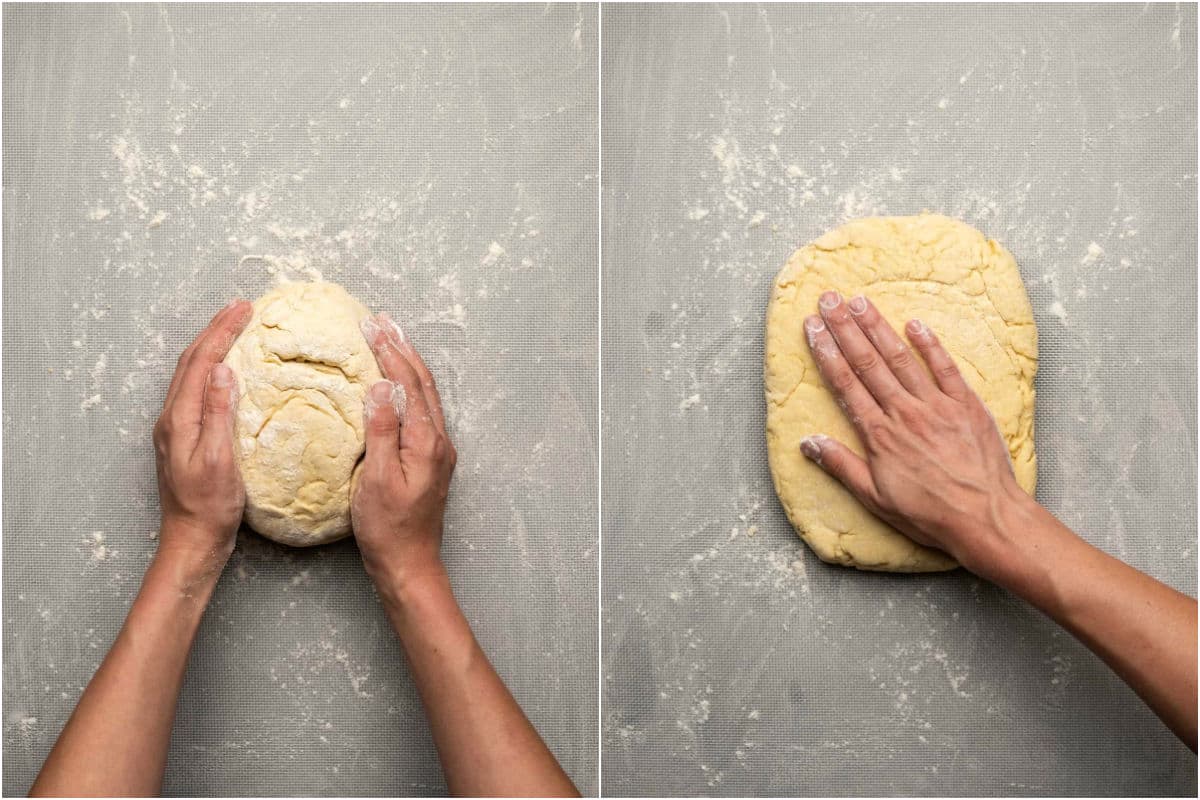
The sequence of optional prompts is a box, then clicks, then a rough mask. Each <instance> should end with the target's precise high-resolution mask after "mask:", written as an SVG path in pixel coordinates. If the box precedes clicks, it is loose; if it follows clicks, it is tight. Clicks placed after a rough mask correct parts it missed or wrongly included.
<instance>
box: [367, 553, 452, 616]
mask: <svg viewBox="0 0 1200 800" xmlns="http://www.w3.org/2000/svg"><path fill="white" fill-rule="evenodd" d="M363 562H364V565H365V566H366V570H367V575H368V576H369V577H370V578H371V582H372V583H373V584H375V589H376V591H378V593H379V599H380V601H381V602H382V603H383V605H384V607H385V608H386V609H387V610H389V611H400V612H406V611H407V610H409V609H411V608H413V607H415V606H419V605H421V604H422V603H423V602H424V601H426V600H427V599H429V598H430V597H432V596H436V595H447V594H448V595H451V596H452V595H453V590H452V589H451V587H450V576H449V574H448V573H447V572H446V568H445V566H444V565H443V564H442V562H441V561H440V560H437V559H433V560H429V561H423V562H420V563H418V562H411V563H407V564H404V565H388V564H379V563H372V561H370V560H368V559H366V558H364V559H363Z"/></svg>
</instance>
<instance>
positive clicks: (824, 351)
mask: <svg viewBox="0 0 1200 800" xmlns="http://www.w3.org/2000/svg"><path fill="white" fill-rule="evenodd" d="M804 329H805V334H806V336H807V337H808V344H809V347H810V349H811V351H812V354H813V357H814V360H815V361H816V363H817V367H818V368H819V369H820V371H821V375H822V376H823V377H824V379H825V381H826V383H827V385H828V386H829V388H830V390H831V391H832V392H833V393H834V395H835V396H836V397H837V399H838V400H839V401H840V402H841V403H842V404H843V407H844V408H845V409H846V413H847V415H848V417H849V418H850V420H851V422H852V423H853V425H854V427H855V430H856V432H857V433H858V436H859V439H860V441H861V442H862V446H863V450H864V455H862V456H859V455H858V454H857V453H855V452H854V451H852V450H850V449H849V448H848V447H846V445H844V444H843V443H841V442H838V441H835V440H834V439H831V438H829V437H827V436H822V435H816V436H810V437H806V438H805V439H804V440H803V441H802V442H801V445H800V447H801V450H802V451H803V452H804V454H805V455H806V456H807V457H808V458H810V459H811V460H813V461H814V462H815V463H817V464H818V465H820V466H821V468H822V469H824V470H825V471H826V472H828V473H829V474H830V475H832V476H833V477H834V478H836V479H837V480H839V481H840V482H841V483H842V484H843V485H844V486H845V487H846V488H847V489H848V490H849V491H850V492H851V493H852V494H853V495H854V496H855V497H856V498H858V500H859V501H860V502H862V503H863V505H865V506H866V507H867V508H868V509H870V510H871V511H872V512H873V513H875V514H876V515H878V516H879V517H881V518H882V519H884V520H886V521H887V522H888V523H890V524H891V525H893V526H895V527H896V528H897V529H899V530H900V531H902V532H903V533H905V534H906V535H908V536H910V537H911V538H912V539H913V540H915V541H917V542H919V543H920V544H923V545H926V546H928V547H934V548H937V549H939V550H942V551H944V552H946V553H948V554H949V555H951V556H952V557H953V558H955V559H956V560H957V561H958V562H959V563H960V564H962V565H963V566H964V567H966V568H967V569H968V570H970V571H971V572H973V573H975V574H977V575H979V576H980V577H983V578H986V579H988V580H990V581H993V582H995V583H996V584H998V585H1000V586H1002V587H1003V588H1005V589H1007V590H1009V591H1011V592H1013V593H1014V594H1016V595H1018V596H1020V597H1022V598H1024V599H1025V600H1027V601H1028V602H1029V603H1031V604H1032V605H1034V606H1036V607H1037V608H1038V609H1040V610H1041V611H1042V612H1043V613H1045V614H1046V615H1047V616H1049V617H1050V618H1051V619H1053V620H1054V621H1056V622H1057V623H1058V624H1060V625H1062V626H1063V627H1064V628H1066V629H1067V630H1068V631H1070V632H1071V633H1072V634H1074V635H1075V636H1076V637H1077V638H1078V639H1079V640H1080V641H1082V642H1083V643H1084V644H1085V645H1087V646H1088V647H1089V648H1090V649H1091V650H1092V651H1093V652H1095V653H1096V654H1097V655H1098V656H1100V657H1101V658H1102V659H1104V661H1105V662H1106V663H1107V664H1108V665H1109V666H1110V667H1111V668H1112V669H1113V670H1114V671H1115V672H1116V673H1117V674H1118V675H1119V676H1121V678H1122V679H1123V680H1125V681H1126V682H1127V683H1128V684H1129V685H1130V686H1131V687H1132V688H1133V689H1134V690H1135V691H1136V692H1137V693H1138V695H1139V696H1140V697H1141V698H1142V699H1143V700H1144V701H1145V702H1146V704H1147V705H1149V706H1150V708H1151V709H1152V710H1153V711H1154V713H1156V714H1157V715H1158V716H1159V718H1161V719H1162V721H1163V722H1164V723H1166V724H1167V726H1168V727H1169V728H1170V729H1171V730H1172V731H1174V733H1175V735H1176V736H1178V737H1179V738H1180V739H1181V740H1183V741H1184V742H1185V743H1186V744H1187V745H1188V746H1189V747H1190V748H1192V750H1195V749H1196V655H1197V651H1196V600H1195V599H1193V598H1191V597H1188V596H1187V595H1185V594H1182V593H1181V592H1177V591H1175V590H1174V589H1172V588H1170V587H1169V586H1166V585H1165V584H1163V583H1160V582H1159V581H1156V580H1155V579H1153V578H1151V577H1150V576H1148V575H1145V574H1144V573H1141V572H1139V571H1137V570H1136V569H1134V568H1133V567H1130V566H1129V565H1127V564H1124V563H1122V562H1121V561H1119V560H1117V559H1115V558H1113V557H1112V556H1110V555H1108V554H1106V553H1104V552H1103V551H1101V550H1099V549H1097V548H1095V547H1093V546H1092V545H1090V544H1088V543H1087V542H1086V541H1084V540H1083V539H1081V538H1080V537H1079V536H1077V535H1075V534H1074V533H1073V532H1072V531H1071V530H1070V529H1068V528H1067V527H1066V526H1065V525H1063V524H1062V523H1060V522H1059V521H1058V520H1057V519H1055V518H1054V517H1053V516H1052V515H1051V514H1050V512H1048V511H1046V509H1044V508H1042V507H1041V506H1040V505H1038V503H1037V502H1036V501H1035V500H1034V499H1033V498H1031V497H1030V496H1029V495H1027V494H1025V492H1024V491H1022V490H1021V488H1020V487H1019V486H1018V485H1017V482H1016V479H1015V477H1014V476H1013V472H1012V466H1011V463H1010V461H1009V456H1008V449H1007V447H1006V446H1005V444H1004V440H1003V439H1002V437H1001V436H1000V431H999V430H998V428H997V427H996V422H995V420H994V419H993V418H992V416H991V414H990V413H989V412H988V410H987V408H986V406H984V404H983V401H982V400H980V398H979V396H978V395H977V394H975V392H974V391H972V390H971V388H970V387H969V386H968V385H967V383H966V381H965V380H964V379H963V377H962V375H961V374H960V373H959V371H958V368H957V366H956V365H955V364H954V361H953V360H952V359H951V358H950V356H949V354H948V353H947V352H946V350H945V349H944V348H943V347H942V345H941V344H940V343H939V341H938V339H937V336H936V335H935V334H934V333H933V331H931V330H930V329H929V328H928V327H926V326H925V325H924V324H922V323H921V322H920V321H919V320H911V321H909V322H908V324H907V325H906V326H905V333H906V335H907V338H908V341H909V342H910V343H911V345H912V347H911V348H910V347H909V346H908V345H907V344H905V343H904V341H903V340H901V339H900V337H899V336H898V335H897V334H896V332H895V331H894V330H893V329H892V328H891V326H890V325H888V323H887V322H886V321H885V320H884V319H883V317H882V316H881V315H880V314H879V311H878V310H877V309H876V308H875V307H874V305H872V304H871V302H870V301H869V300H867V299H866V298H865V297H861V296H860V297H856V298H853V299H851V300H850V301H849V302H845V301H843V300H842V298H841V296H839V295H838V294H837V293H836V292H832V291H830V292H825V293H824V294H823V295H822V296H821V299H820V303H819V314H816V315H813V316H810V317H808V318H807V319H806V320H805V323H804ZM914 351H915V352H914ZM917 355H919V356H920V359H918V358H917ZM922 361H923V362H924V363H922Z"/></svg>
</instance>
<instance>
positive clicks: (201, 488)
mask: <svg viewBox="0 0 1200 800" xmlns="http://www.w3.org/2000/svg"><path fill="white" fill-rule="evenodd" d="M250 312H251V309H250V304H249V303H247V302H245V301H244V300H243V301H235V302H233V303H231V304H230V305H228V306H226V307H225V308H224V309H222V310H221V311H220V312H219V313H218V314H217V315H216V317H214V318H213V320H212V322H211V323H210V324H209V326H208V327H207V328H205V329H204V331H203V332H201V334H200V335H199V336H198V337H197V338H196V340H195V341H194V342H193V343H192V344H191V346H189V347H188V348H187V349H186V350H184V351H183V355H181V356H180V357H179V364H178V366H177V367H176V369H175V376H174V377H173V378H172V380H171V385H170V388H169V389H168V390H167V399H166V401H165V402H164V403H163V410H162V414H161V416H159V418H158V422H157V423H156V424H155V426H154V450H155V455H156V459H157V464H158V493H159V500H160V503H161V506H162V524H161V526H160V527H159V536H158V551H157V552H156V553H155V555H154V559H153V560H152V561H151V562H150V566H149V568H148V569H147V570H146V574H145V576H144V577H143V578H142V586H141V590H140V591H139V592H138V595H137V598H136V599H135V600H134V601H133V607H132V608H131V609H130V611H129V616H128V617H127V618H126V619H125V624H124V626H122V628H121V632H120V633H119V634H118V635H117V639H116V641H115V642H114V643H113V646H112V649H111V650H109V651H108V655H107V656H105V658H104V661H103V662H102V663H101V664H100V668H99V669H98V670H96V674H95V675H94V676H93V677H92V680H91V682H90V683H89V684H88V687H87V689H86V690H84V693H83V696H82V697H80V698H79V704H78V705H76V706H75V711H74V713H73V714H71V718H70V719H69V720H68V721H67V725H66V727H65V728H63V732H62V734H61V735H60V736H59V737H58V741H57V742H56V743H55V745H54V748H53V749H52V750H51V751H50V755H49V756H48V757H47V758H46V763H45V764H43V765H42V771H41V773H40V774H39V775H38V777H37V780H36V781H34V784H33V787H32V788H31V789H30V792H29V793H30V794H31V795H33V796H58V797H61V796H83V797H97V796H143V797H144V796H149V795H154V794H158V792H159V791H160V789H161V787H162V778H163V769H164V768H165V766H166V762H167V745H168V743H169V741H170V738H171V726H172V724H173V723H174V721H175V706H176V703H177V701H178V699H179V690H180V688H181V687H182V686H183V675H184V671H185V669H186V667H187V658H188V652H189V651H190V650H191V647H192V641H193V640H194V639H195V636H196V629H197V628H198V627H199V626H200V619H201V617H202V616H203V615H204V609H205V607H206V606H207V605H208V601H209V599H210V598H211V597H212V594H213V590H214V589H215V588H216V585H217V578H218V577H220V574H221V570H222V569H223V568H224V566H225V562H226V561H227V560H228V558H229V554H230V553H232V552H233V545H234V542H235V538H236V535H237V529H238V525H239V523H240V522H241V518H242V507H243V505H244V504H245V493H244V489H243V487H242V481H241V477H240V476H239V475H238V472H237V466H236V465H235V463H234V460H233V419H234V412H235V409H236V403H237V395H238V392H237V380H236V377H235V376H234V375H233V372H232V370H230V369H229V368H228V367H226V366H225V365H224V364H221V363H219V362H220V361H221V360H222V359H224V358H225V354H226V353H228V352H229V348H230V346H231V345H232V344H233V340H234V339H235V338H236V337H237V335H238V334H239V333H241V331H242V329H243V328H244V327H245V326H246V322H247V321H248V320H249V319H250Z"/></svg>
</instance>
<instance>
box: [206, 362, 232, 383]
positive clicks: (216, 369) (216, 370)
mask: <svg viewBox="0 0 1200 800" xmlns="http://www.w3.org/2000/svg"><path fill="white" fill-rule="evenodd" d="M209 377H210V379H211V380H212V385H213V386H215V387H217V388H218V389H228V388H229V386H230V385H231V384H232V383H233V370H231V369H230V368H229V367H228V366H227V365H225V364H214V365H213V368H212V372H211V373H209Z"/></svg>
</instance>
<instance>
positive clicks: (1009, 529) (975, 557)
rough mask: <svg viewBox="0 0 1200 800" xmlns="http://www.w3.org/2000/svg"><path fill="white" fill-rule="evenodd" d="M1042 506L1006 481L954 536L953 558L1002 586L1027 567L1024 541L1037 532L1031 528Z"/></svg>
mask: <svg viewBox="0 0 1200 800" xmlns="http://www.w3.org/2000/svg"><path fill="white" fill-rule="evenodd" d="M1041 510H1042V508H1041V506H1039V505H1038V503H1037V501H1036V500H1034V499H1033V498H1032V497H1030V496H1029V495H1028V494H1026V493H1025V492H1024V491H1023V490H1022V489H1021V487H1020V486H1018V485H1017V484H1016V482H1015V481H1014V482H1012V483H1011V485H1009V484H1006V485H1005V486H1004V487H1003V489H1002V490H1001V491H999V492H997V493H996V494H995V495H994V496H993V497H991V498H990V499H989V503H988V507H987V508H986V509H985V511H984V513H983V514H982V515H980V518H978V519H976V520H973V521H972V523H971V524H970V527H969V529H967V530H963V531H960V532H959V533H958V535H956V536H955V537H954V539H955V541H958V542H961V543H962V545H961V546H960V548H959V549H958V552H955V553H952V555H953V556H954V558H955V559H956V560H957V561H958V562H959V563H960V564H962V565H963V566H964V567H965V568H966V569H967V570H969V571H970V572H972V573H974V574H976V575H978V576H979V577H981V578H986V579H987V580H990V581H992V582H993V583H997V584H1000V585H1002V586H1004V585H1007V584H1008V583H1009V582H1010V581H1011V580H1012V579H1013V578H1014V577H1015V576H1016V575H1018V574H1019V573H1021V572H1022V571H1025V570H1026V569H1027V568H1028V566H1029V565H1028V564H1027V563H1026V561H1027V557H1028V553H1027V552H1026V549H1025V548H1024V547H1023V544H1024V541H1025V540H1026V539H1028V538H1029V537H1030V536H1033V535H1036V533H1035V532H1034V530H1033V528H1034V525H1035V517H1036V514H1037V512H1038V511H1041Z"/></svg>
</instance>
